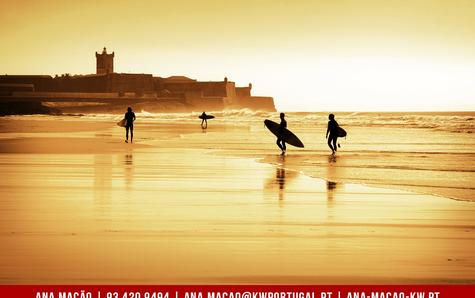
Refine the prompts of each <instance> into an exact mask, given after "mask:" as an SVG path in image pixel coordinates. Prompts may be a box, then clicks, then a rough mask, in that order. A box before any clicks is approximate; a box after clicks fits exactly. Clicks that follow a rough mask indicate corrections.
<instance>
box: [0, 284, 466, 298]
mask: <svg viewBox="0 0 475 298" xmlns="http://www.w3.org/2000/svg"><path fill="white" fill-rule="evenodd" d="M0 297H1V298H10V297H11V298H452V297H453V298H464V297H467V298H468V297H470V298H473V297H475V285H410V286H408V285H391V286H381V285H375V286H370V285H364V286H357V285H353V286H351V285H343V286H338V285H334V286H331V285H318V286H311V285H302V286H274V285H272V286H271V285H252V286H246V285H239V286H237V285H220V286H189V285H187V286H146V285H140V286H132V285H114V286H111V285H105V286H91V285H85V286H78V285H71V286H68V285H61V286H51V285H16V286H13V285H4V286H0Z"/></svg>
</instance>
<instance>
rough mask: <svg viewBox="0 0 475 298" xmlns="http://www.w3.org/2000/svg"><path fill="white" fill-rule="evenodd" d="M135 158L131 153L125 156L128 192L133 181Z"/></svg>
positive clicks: (125, 175)
mask: <svg viewBox="0 0 475 298" xmlns="http://www.w3.org/2000/svg"><path fill="white" fill-rule="evenodd" d="M133 168H134V156H133V155H132V154H131V153H129V154H126V155H125V156H124V178H125V185H126V188H127V190H129V188H130V185H131V184H132V179H133V176H134V175H133Z"/></svg>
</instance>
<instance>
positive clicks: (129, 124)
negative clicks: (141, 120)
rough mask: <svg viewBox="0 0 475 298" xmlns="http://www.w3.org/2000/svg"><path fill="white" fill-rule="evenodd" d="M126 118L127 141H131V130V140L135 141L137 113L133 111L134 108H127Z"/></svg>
mask: <svg viewBox="0 0 475 298" xmlns="http://www.w3.org/2000/svg"><path fill="white" fill-rule="evenodd" d="M124 119H125V142H126V143H128V142H129V130H130V142H131V143H133V140H134V121H135V113H134V112H132V108H131V107H128V108H127V113H125V116H124Z"/></svg>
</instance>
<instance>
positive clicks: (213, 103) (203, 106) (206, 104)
mask: <svg viewBox="0 0 475 298" xmlns="http://www.w3.org/2000/svg"><path fill="white" fill-rule="evenodd" d="M185 99H186V103H187V104H189V105H191V106H193V107H194V108H196V109H198V110H221V109H223V108H224V106H225V105H224V100H223V98H222V97H220V96H218V97H210V96H208V97H204V96H203V93H202V92H201V91H188V92H185Z"/></svg>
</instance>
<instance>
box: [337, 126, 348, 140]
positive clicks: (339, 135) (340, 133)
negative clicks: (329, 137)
mask: <svg viewBox="0 0 475 298" xmlns="http://www.w3.org/2000/svg"><path fill="white" fill-rule="evenodd" d="M338 137H339V138H343V137H346V130H344V129H343V128H341V127H339V126H338Z"/></svg>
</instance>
